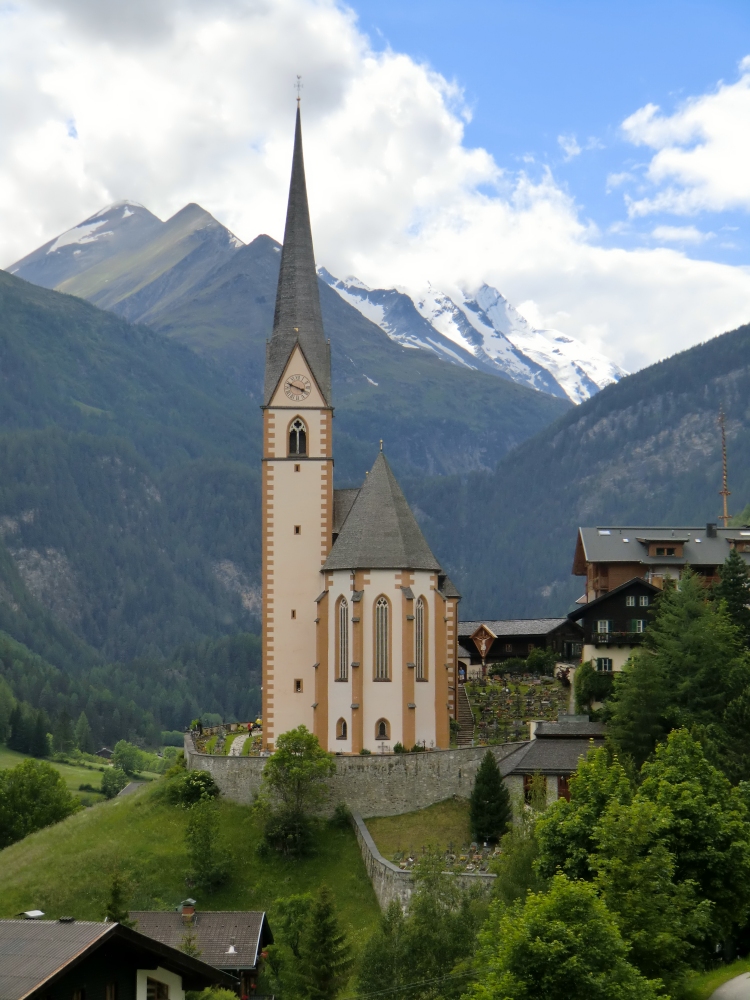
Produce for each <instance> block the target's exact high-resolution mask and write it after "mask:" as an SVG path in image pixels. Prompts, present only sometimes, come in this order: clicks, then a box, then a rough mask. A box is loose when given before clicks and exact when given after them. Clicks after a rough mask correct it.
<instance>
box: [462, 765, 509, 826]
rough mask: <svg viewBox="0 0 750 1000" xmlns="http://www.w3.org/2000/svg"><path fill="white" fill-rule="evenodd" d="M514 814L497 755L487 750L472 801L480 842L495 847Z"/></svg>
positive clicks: (472, 794)
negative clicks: (496, 758) (485, 842)
mask: <svg viewBox="0 0 750 1000" xmlns="http://www.w3.org/2000/svg"><path fill="white" fill-rule="evenodd" d="M512 816H513V812H512V809H511V805H510V795H509V793H508V789H507V788H506V787H505V782H504V781H503V779H502V775H501V774H500V770H499V768H498V766H497V761H496V760H495V755H494V754H493V753H492V751H491V750H488V751H487V753H486V754H485V755H484V757H483V759H482V763H481V764H480V765H479V770H478V771H477V777H476V781H475V782H474V789H473V791H472V793H471V801H470V813H469V817H470V821H471V832H472V836H474V837H475V838H476V839H477V840H479V841H489V842H490V843H492V844H496V843H497V841H498V840H499V839H500V838H501V837H502V835H503V834H504V833H505V831H506V830H507V829H508V825H509V823H510V821H511V819H512Z"/></svg>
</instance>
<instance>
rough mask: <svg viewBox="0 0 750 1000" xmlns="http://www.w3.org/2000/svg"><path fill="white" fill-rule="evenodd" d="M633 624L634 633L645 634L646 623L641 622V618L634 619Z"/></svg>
mask: <svg viewBox="0 0 750 1000" xmlns="http://www.w3.org/2000/svg"><path fill="white" fill-rule="evenodd" d="M634 624H635V631H636V632H645V631H646V623H645V622H644V621H643V619H642V618H636V620H635V623H634Z"/></svg>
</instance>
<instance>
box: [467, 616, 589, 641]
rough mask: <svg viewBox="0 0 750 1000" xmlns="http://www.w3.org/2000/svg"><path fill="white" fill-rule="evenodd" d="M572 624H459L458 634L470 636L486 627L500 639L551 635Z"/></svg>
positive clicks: (560, 621)
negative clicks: (513, 636) (480, 627)
mask: <svg viewBox="0 0 750 1000" xmlns="http://www.w3.org/2000/svg"><path fill="white" fill-rule="evenodd" d="M565 624H570V623H569V622H568V619H567V618H510V619H503V620H500V621H491V620H490V619H485V620H484V621H476V622H459V623H458V634H459V635H461V636H470V635H473V633H474V632H476V630H477V629H478V628H479V626H480V625H486V626H487V628H488V629H489V630H490V632H494V634H495V635H496V636H497V637H498V638H500V637H501V636H506V635H549V633H550V632H554V630H555V629H556V628H559V627H560V625H565Z"/></svg>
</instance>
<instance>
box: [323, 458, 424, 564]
mask: <svg viewBox="0 0 750 1000" xmlns="http://www.w3.org/2000/svg"><path fill="white" fill-rule="evenodd" d="M323 569H324V570H329V569H331V570H332V569H425V570H433V571H437V572H440V563H439V562H438V561H437V559H436V558H435V556H434V555H433V554H432V552H431V551H430V546H429V545H428V544H427V541H426V539H425V537H424V535H423V534H422V531H421V529H420V527H419V525H418V524H417V521H416V518H415V517H414V514H413V513H412V511H411V507H409V504H408V503H407V502H406V497H405V496H404V494H403V493H402V492H401V487H400V486H399V485H398V482H397V480H396V477H395V476H394V475H393V471H392V470H391V467H390V465H389V464H388V461H387V459H386V457H385V454H384V453H383V452H382V451H379V452H378V457H377V458H376V459H375V464H374V465H373V467H372V469H371V470H370V474H369V475H368V476H367V477H366V478H365V482H364V485H363V486H362V489H361V490H360V491H359V493H358V494H357V499H356V500H355V501H354V503H353V504H352V508H351V510H350V511H349V514H348V516H347V518H346V520H345V521H344V524H343V527H342V528H341V533H340V534H339V537H338V538H337V539H336V543H335V545H334V546H333V548H332V549H331V553H330V555H329V556H328V559H327V560H326V563H325V565H324V567H323Z"/></svg>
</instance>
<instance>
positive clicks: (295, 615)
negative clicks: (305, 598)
mask: <svg viewBox="0 0 750 1000" xmlns="http://www.w3.org/2000/svg"><path fill="white" fill-rule="evenodd" d="M296 617H297V612H296V611H295V610H294V608H292V618H296Z"/></svg>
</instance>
